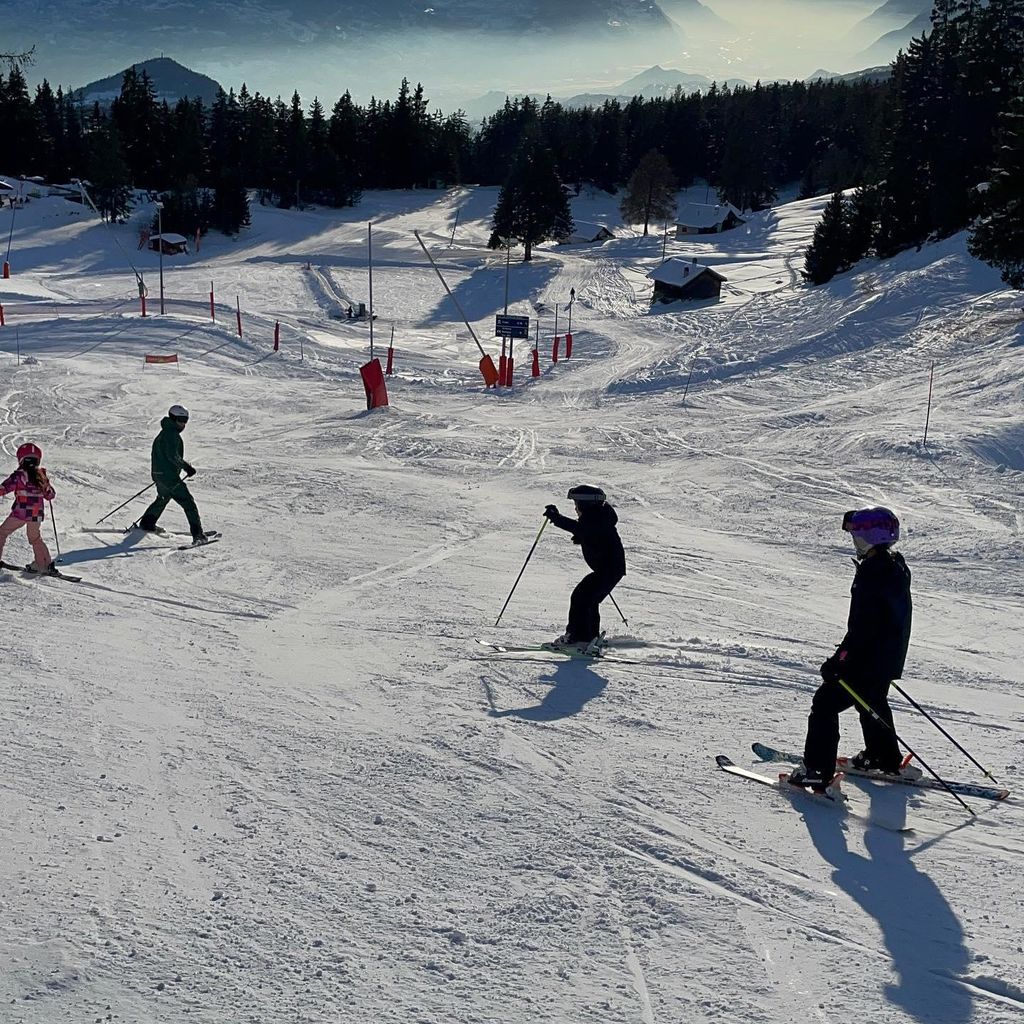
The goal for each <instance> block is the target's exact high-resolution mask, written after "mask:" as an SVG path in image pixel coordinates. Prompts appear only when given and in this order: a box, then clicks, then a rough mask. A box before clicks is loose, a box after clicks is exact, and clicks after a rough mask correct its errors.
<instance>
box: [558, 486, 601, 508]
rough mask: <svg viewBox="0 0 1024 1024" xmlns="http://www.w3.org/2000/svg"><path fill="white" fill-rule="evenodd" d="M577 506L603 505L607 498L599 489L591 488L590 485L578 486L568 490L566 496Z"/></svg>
mask: <svg viewBox="0 0 1024 1024" xmlns="http://www.w3.org/2000/svg"><path fill="white" fill-rule="evenodd" d="M566 497H568V498H569V499H570V500H571V501H575V502H576V504H577V505H603V504H604V503H605V502H606V501H607V500H608V497H607V495H606V494H605V493H604V491H602V490H601V488H600V487H591V486H590V484H579V485H577V486H576V487H572V488H570V489H569V493H568V494H567V495H566Z"/></svg>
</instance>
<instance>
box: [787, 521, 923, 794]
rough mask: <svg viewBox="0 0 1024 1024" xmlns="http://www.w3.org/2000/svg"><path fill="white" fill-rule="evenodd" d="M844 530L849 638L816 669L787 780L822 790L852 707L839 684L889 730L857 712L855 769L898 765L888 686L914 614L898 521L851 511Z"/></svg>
mask: <svg viewBox="0 0 1024 1024" xmlns="http://www.w3.org/2000/svg"><path fill="white" fill-rule="evenodd" d="M843 529H844V530H845V531H846V532H847V533H849V534H850V535H851V537H852V538H853V544H854V547H855V549H856V552H857V562H856V565H857V572H856V575H855V576H854V579H853V586H852V587H851V589H850V617H849V622H848V624H847V630H846V636H845V637H844V638H843V642H842V643H841V644H840V645H839V647H838V648H837V649H836V652H835V654H833V655H832V656H831V657H830V658H827V659H826V660H825V662H824V663H823V664H822V666H821V678H822V679H823V680H824V681H823V683H822V684H821V686H819V687H818V690H817V692H816V693H815V694H814V700H813V701H812V703H811V713H810V716H809V718H808V721H807V741H806V744H805V746H804V759H803V763H802V764H801V765H799V766H798V767H797V768H796V769H795V770H794V771H793V773H792V774H791V775H790V776H789V779H788V781H789V782H790V783H792V784H793V785H797V786H804V787H807V788H809V789H812V790H814V791H815V792H819V793H823V792H826V790H827V787H828V784H829V783H830V782H831V781H832V779H833V777H834V776H835V771H836V756H837V754H838V753H839V714H840V712H842V711H845V710H847V708H851V707H853V706H854V705H855V703H856V701H855V700H854V698H853V697H852V696H851V695H850V693H849V692H848V691H847V690H846V689H845V688H844V687H843V686H842V685H840V682H839V680H840V679H842V680H843V681H844V682H846V683H847V684H848V685H849V686H850V687H852V689H853V690H854V691H856V693H857V695H858V696H859V697H861V698H862V699H863V700H864V701H866V702H867V703H868V704H869V705H870V706H871V707H872V708H873V709H874V710H875V712H876V713H877V714H878V716H879V717H880V718H881V719H882V720H883V722H885V723H887V724H888V725H889V726H890V728H886V726H885V725H882V724H879V723H878V722H876V721H875V720H874V719H873V718H872V716H871V715H869V714H868V713H867V712H866V711H864V710H863V709H860V724H861V729H862V730H863V732H864V750H863V751H862V752H861V753H859V754H857V755H856V756H855V757H854V758H853V759H852V763H853V765H854V767H856V768H858V769H862V770H871V769H873V770H877V771H882V772H886V773H887V774H897V773H899V772H900V770H901V765H902V755H901V754H900V749H899V745H898V743H897V741H896V734H895V733H894V732H893V730H892V728H891V726H892V709H891V708H890V707H889V700H888V695H889V686H890V684H891V683H892V681H893V680H894V679H899V678H900V677H901V676H902V675H903V665H904V663H905V662H906V659H907V647H908V645H909V643H910V625H911V614H912V603H911V598H910V570H909V569H908V568H907V563H906V562H905V561H904V560H903V556H902V555H901V554H899V553H897V552H895V551H893V550H892V545H893V544H895V543H896V542H897V541H898V540H899V539H900V521H899V519H897V518H896V515H895V514H894V513H893V512H892V511H891V510H889V509H887V508H883V507H877V508H864V509H854V510H853V511H850V512H847V513H846V515H845V516H844V517H843Z"/></svg>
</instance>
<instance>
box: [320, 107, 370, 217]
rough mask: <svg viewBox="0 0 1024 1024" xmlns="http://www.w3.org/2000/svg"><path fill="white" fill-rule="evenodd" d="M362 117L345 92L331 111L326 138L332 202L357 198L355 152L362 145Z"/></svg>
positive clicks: (352, 201) (353, 201)
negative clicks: (330, 163)
mask: <svg viewBox="0 0 1024 1024" xmlns="http://www.w3.org/2000/svg"><path fill="white" fill-rule="evenodd" d="M364 128H365V119H364V116H363V111H362V110H361V109H360V108H359V107H357V106H356V105H355V104H354V103H353V102H352V96H351V94H350V93H348V92H346V93H345V95H344V96H342V97H341V99H339V100H338V102H337V103H335V104H334V109H333V110H332V111H331V119H330V121H329V122H328V124H327V140H328V145H329V146H330V149H331V153H332V154H333V156H334V161H333V166H332V171H331V182H330V185H329V188H328V191H329V193H330V202H331V204H332V205H333V206H355V204H356V203H357V202H359V196H360V190H359V179H360V172H361V168H360V165H359V160H358V156H357V154H358V153H359V152H360V151H361V150H362V148H363V140H364V135H363V133H364Z"/></svg>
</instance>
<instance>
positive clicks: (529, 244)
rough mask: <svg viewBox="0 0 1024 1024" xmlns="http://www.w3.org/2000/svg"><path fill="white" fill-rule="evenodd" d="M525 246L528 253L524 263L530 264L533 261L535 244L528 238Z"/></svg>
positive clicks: (524, 257)
mask: <svg viewBox="0 0 1024 1024" xmlns="http://www.w3.org/2000/svg"><path fill="white" fill-rule="evenodd" d="M523 245H525V246H526V253H525V255H524V256H523V262H524V263H529V262H530V260H532V259H533V243H532V242H531V241H530V240H529V239H528V238H527V239H526V241H525V242H523Z"/></svg>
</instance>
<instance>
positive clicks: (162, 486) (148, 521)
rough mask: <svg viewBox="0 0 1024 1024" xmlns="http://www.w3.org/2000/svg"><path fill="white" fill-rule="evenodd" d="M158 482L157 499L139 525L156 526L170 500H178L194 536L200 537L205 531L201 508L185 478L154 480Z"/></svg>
mask: <svg viewBox="0 0 1024 1024" xmlns="http://www.w3.org/2000/svg"><path fill="white" fill-rule="evenodd" d="M153 482H154V483H155V484H156V499H155V500H154V502H153V504H152V505H150V506H149V508H147V509H146V511H145V513H144V514H143V516H142V518H141V519H140V520H139V525H140V526H143V527H147V528H151V527H153V526H156V521H157V520H158V519H159V518H160V516H161V515H163V511H164V509H165V508H167V503H168V502H169V501H176V502H177V503H178V504H179V505H180V506H181V508H182V511H183V512H184V513H185V518H186V519H187V520H188V526H189V529H190V530H191V531H192V536H193V537H198V536H200V535H201V534H202V532H203V525H202V523H201V522H200V520H199V509H198V508H197V507H196V501H195V498H193V497H192V494H191V492H190V491H189V489H188V486H187V485H186V484H185V481H184V480H164V479H163V478H160V479H157V480H154V481H153Z"/></svg>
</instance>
